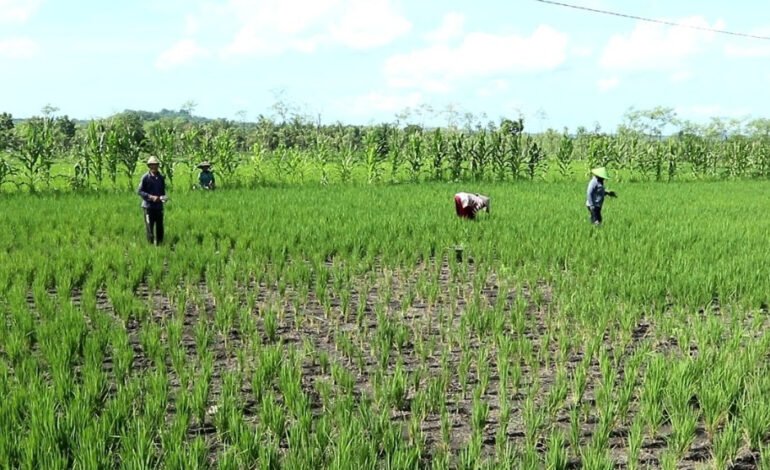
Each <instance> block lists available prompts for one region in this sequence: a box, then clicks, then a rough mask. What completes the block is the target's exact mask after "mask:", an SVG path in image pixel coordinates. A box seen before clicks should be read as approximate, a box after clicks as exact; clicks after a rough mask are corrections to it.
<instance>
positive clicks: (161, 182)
mask: <svg viewBox="0 0 770 470" xmlns="http://www.w3.org/2000/svg"><path fill="white" fill-rule="evenodd" d="M136 193H137V194H138V195H139V197H141V198H142V207H143V208H145V209H163V203H162V202H161V201H160V200H158V201H151V200H150V196H159V197H160V196H165V195H166V180H165V178H163V175H161V174H160V173H158V174H156V175H153V174H152V173H150V172H147V173H145V174H144V175H142V179H141V181H139V188H137V190H136Z"/></svg>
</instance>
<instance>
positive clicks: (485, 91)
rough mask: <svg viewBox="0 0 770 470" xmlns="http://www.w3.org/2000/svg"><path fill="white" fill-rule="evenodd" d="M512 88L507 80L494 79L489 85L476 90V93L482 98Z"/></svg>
mask: <svg viewBox="0 0 770 470" xmlns="http://www.w3.org/2000/svg"><path fill="white" fill-rule="evenodd" d="M509 89H510V85H509V84H508V81H507V80H501V79H497V80H492V81H491V82H490V83H489V84H488V85H487V86H484V87H481V88H479V89H478V90H476V94H477V95H478V96H480V97H482V98H487V97H490V96H495V95H497V94H500V93H505V92H506V91H508V90H509Z"/></svg>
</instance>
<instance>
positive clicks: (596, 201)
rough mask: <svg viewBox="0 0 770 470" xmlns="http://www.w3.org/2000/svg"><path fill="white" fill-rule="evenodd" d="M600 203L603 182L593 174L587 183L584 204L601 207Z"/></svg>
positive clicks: (602, 197) (602, 198) (602, 200)
mask: <svg viewBox="0 0 770 470" xmlns="http://www.w3.org/2000/svg"><path fill="white" fill-rule="evenodd" d="M602 204H604V184H602V183H601V182H600V181H599V178H597V177H596V176H594V177H593V178H591V181H589V183H588V190H587V191H586V206H588V207H598V208H601V207H602Z"/></svg>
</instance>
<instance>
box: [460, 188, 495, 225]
mask: <svg viewBox="0 0 770 470" xmlns="http://www.w3.org/2000/svg"><path fill="white" fill-rule="evenodd" d="M490 204H491V200H490V198H489V197H487V196H482V195H481V194H474V193H457V194H455V211H457V216H458V217H460V218H464V219H475V218H476V212H478V211H480V210H482V209H484V210H486V211H487V213H489V206H490Z"/></svg>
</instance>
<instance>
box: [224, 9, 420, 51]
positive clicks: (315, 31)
mask: <svg viewBox="0 0 770 470" xmlns="http://www.w3.org/2000/svg"><path fill="white" fill-rule="evenodd" d="M224 11H225V13H224V14H225V16H226V17H228V18H230V19H231V20H232V21H234V22H235V30H236V33H235V35H234V37H233V39H232V41H230V42H229V43H228V44H227V45H226V46H225V47H224V48H223V49H222V51H221V56H222V57H225V58H227V57H238V56H249V55H269V54H280V53H282V52H285V51H299V52H312V51H314V50H316V49H317V48H318V47H320V46H322V45H341V46H344V47H349V48H352V49H369V48H374V47H379V46H383V45H385V44H389V43H390V42H392V41H394V40H395V39H397V38H398V37H400V36H402V35H404V34H406V33H407V32H408V31H409V30H410V29H411V27H412V24H411V23H410V22H409V21H408V20H407V19H406V18H404V17H403V16H401V15H400V14H399V13H398V12H397V11H396V9H395V7H394V6H393V5H392V3H391V0H315V1H313V2H308V1H306V0H263V1H260V2H254V1H249V0H230V2H229V3H228V4H227V6H226V7H225V10H224Z"/></svg>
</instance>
